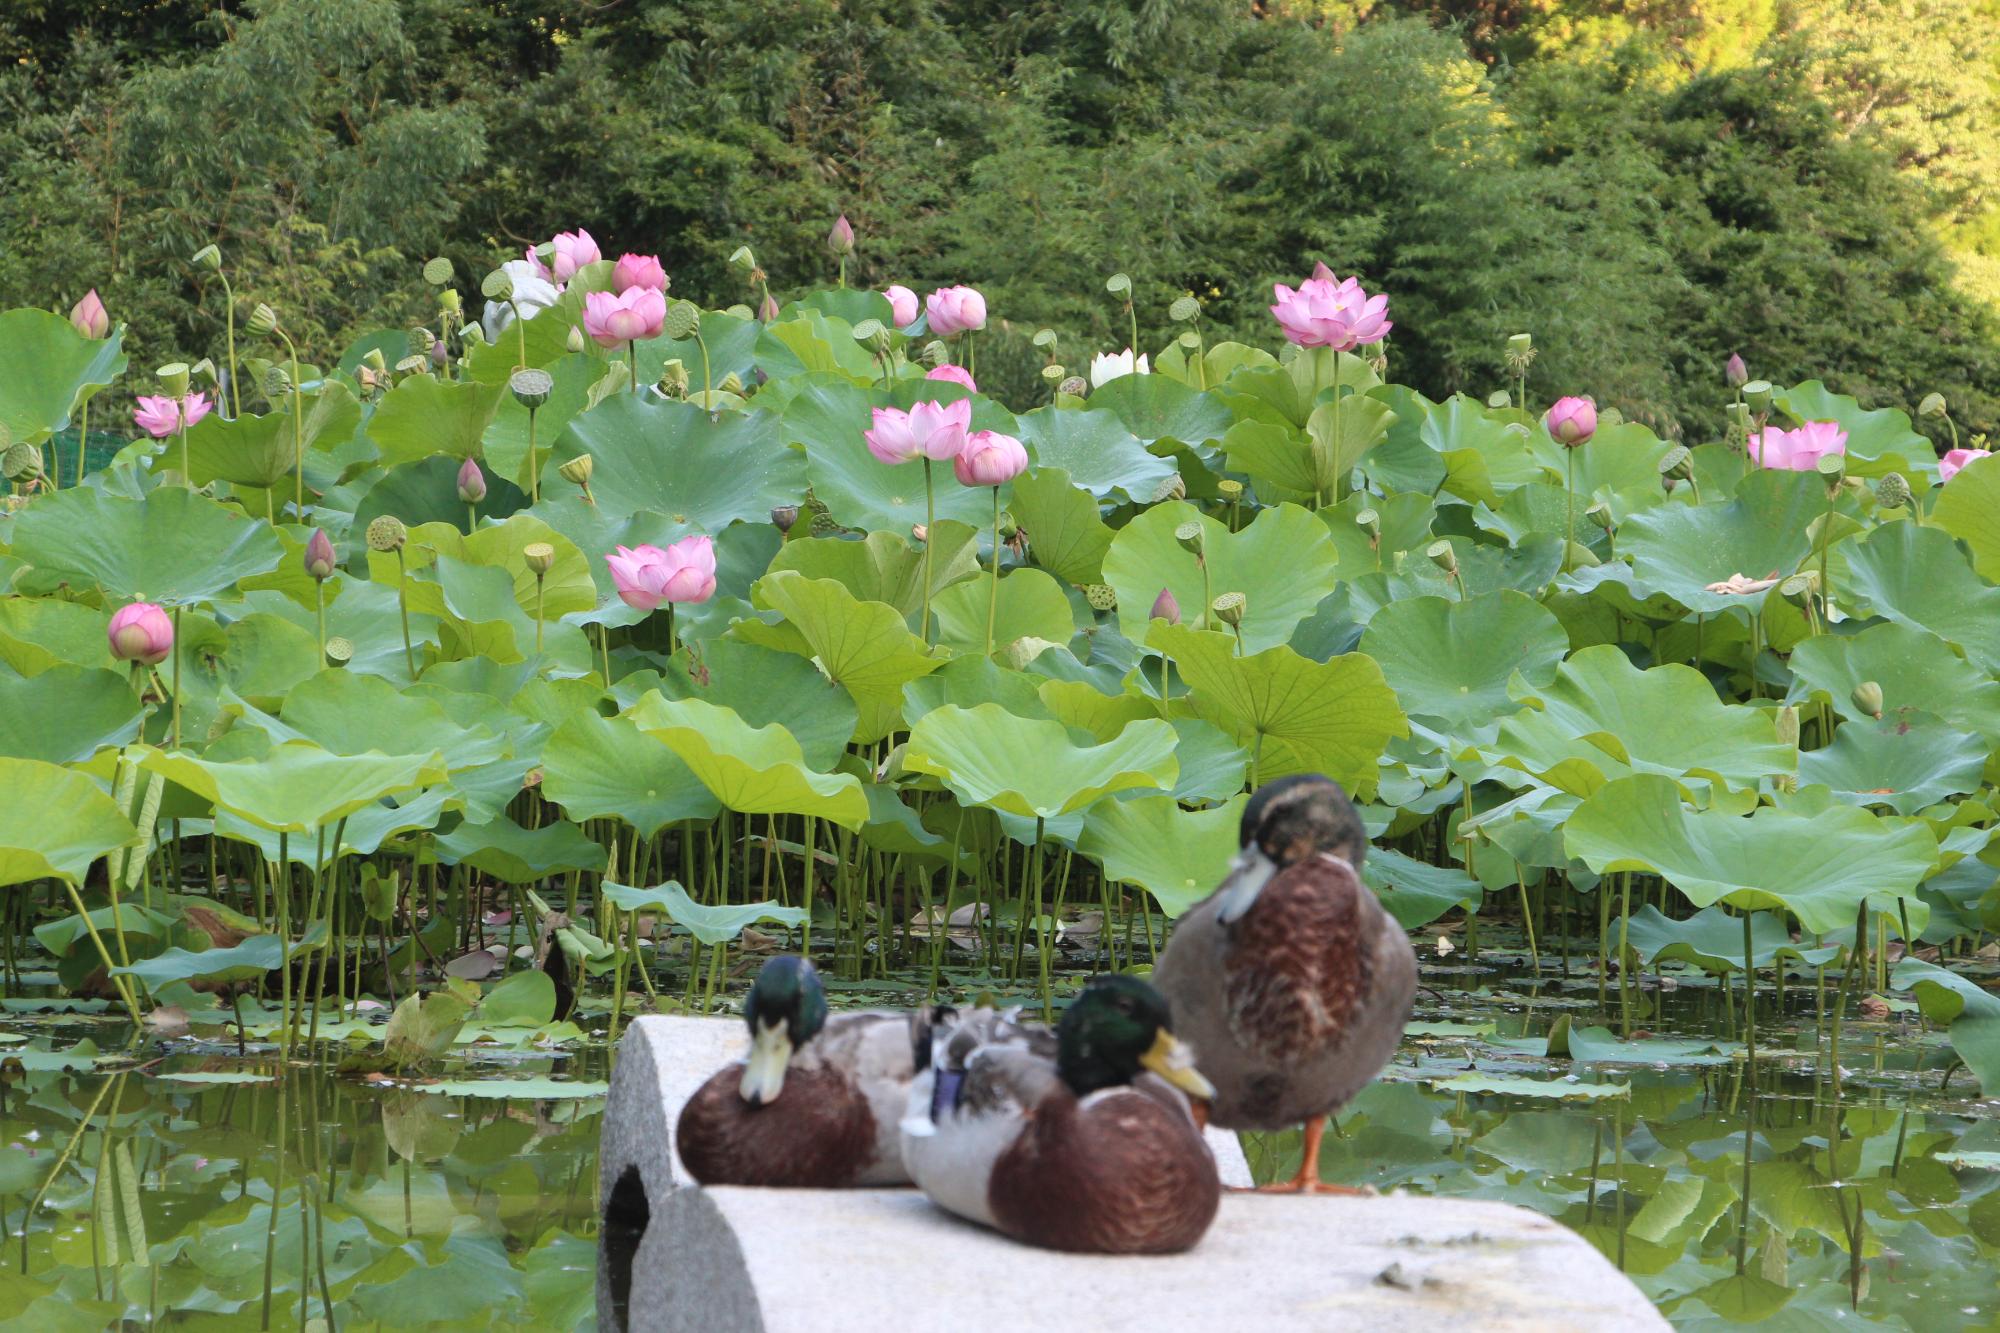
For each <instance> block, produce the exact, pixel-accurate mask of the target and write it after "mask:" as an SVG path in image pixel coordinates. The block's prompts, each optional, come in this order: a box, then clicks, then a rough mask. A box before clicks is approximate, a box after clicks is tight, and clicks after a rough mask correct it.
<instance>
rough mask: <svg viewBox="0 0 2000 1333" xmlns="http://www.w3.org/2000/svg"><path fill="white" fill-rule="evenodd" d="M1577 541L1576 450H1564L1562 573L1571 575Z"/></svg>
mask: <svg viewBox="0 0 2000 1333" xmlns="http://www.w3.org/2000/svg"><path fill="white" fill-rule="evenodd" d="M1575 541H1576V450H1574V449H1565V450H1563V558H1562V572H1563V573H1565V574H1567V573H1569V548H1570V546H1571V545H1572V544H1574V543H1575Z"/></svg>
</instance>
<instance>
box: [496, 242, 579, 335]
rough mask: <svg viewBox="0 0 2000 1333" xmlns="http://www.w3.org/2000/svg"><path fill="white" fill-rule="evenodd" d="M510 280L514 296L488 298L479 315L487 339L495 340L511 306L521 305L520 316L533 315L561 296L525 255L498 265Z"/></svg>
mask: <svg viewBox="0 0 2000 1333" xmlns="http://www.w3.org/2000/svg"><path fill="white" fill-rule="evenodd" d="M500 270H501V272H503V273H505V274H506V275H507V276H508V277H509V278H510V279H512V280H513V283H514V299H513V301H512V302H507V301H488V302H487V303H486V311H485V313H484V314H483V315H482V316H481V317H480V320H479V323H480V327H482V328H484V329H485V330H486V341H487V342H489V343H490V342H498V341H499V340H500V330H502V329H504V328H506V327H507V326H508V325H509V324H512V323H513V322H514V307H515V306H519V307H520V308H521V318H523V319H533V318H534V317H535V316H536V315H539V314H541V313H542V311H544V310H547V309H548V308H549V307H550V306H552V305H554V304H555V303H556V301H557V299H558V298H560V297H561V296H562V290H561V289H560V288H558V287H557V286H556V285H555V284H554V283H553V282H550V281H549V280H548V279H547V278H545V277H543V276H542V275H541V274H540V273H537V272H536V271H535V266H534V265H533V264H530V263H529V262H528V261H527V260H525V259H510V260H508V261H507V262H506V263H504V264H502V265H501V266H500Z"/></svg>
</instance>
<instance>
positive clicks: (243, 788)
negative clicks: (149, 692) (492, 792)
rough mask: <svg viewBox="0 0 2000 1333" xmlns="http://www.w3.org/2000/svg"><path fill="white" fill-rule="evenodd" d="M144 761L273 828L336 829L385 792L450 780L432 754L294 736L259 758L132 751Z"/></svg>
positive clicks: (205, 796)
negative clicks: (354, 747)
mask: <svg viewBox="0 0 2000 1333" xmlns="http://www.w3.org/2000/svg"><path fill="white" fill-rule="evenodd" d="M130 757H131V758H133V759H134V760H135V761H136V762H137V763H138V764H139V766H140V767H141V768H144V769H147V770H149V771H151V772H154V773H159V774H161V775H162V776H164V777H165V778H166V779H167V780H168V781H170V782H177V783H179V784H180V785H181V786H183V787H185V788H187V789H188V790H189V791H191V792H193V793H195V794H196V795H197V796H200V797H201V798H202V799H204V800H208V801H213V802H214V803H215V805H216V808H217V809H219V810H226V811H228V812H229V813H231V814H234V815H237V816H238V817H240V818H242V819H245V820H247V821H249V822H250V823H252V824H257V825H259V826H261V827H263V828H267V829H271V830H273V831H275V832H286V833H311V832H313V831H314V830H316V829H321V828H331V827H332V826H333V825H334V824H335V823H336V822H337V821H339V820H341V819H344V818H346V817H347V816H349V815H352V814H354V813H356V812H357V811H360V810H362V809H364V808H366V807H368V806H371V805H373V804H375V802H377V801H379V800H381V799H382V798H383V797H384V796H394V795H396V794H397V793H399V792H406V791H411V790H414V789H415V788H418V787H426V786H429V785H431V784H432V783H436V782H442V781H444V779H445V768H444V763H443V760H442V758H441V757H440V756H439V755H438V754H436V753H435V752H432V753H430V754H423V755H413V754H398V755H385V754H361V755H337V754H330V753H328V752H327V751H325V750H322V749H321V748H319V747H318V746H317V745H313V744H310V743H308V742H303V741H296V742H291V743H288V744H284V745H274V746H272V747H271V749H270V750H269V752H268V753H266V754H265V755H263V756H262V757H261V758H257V759H249V760H238V761H235V762H228V761H217V760H212V759H201V758H196V757H195V756H193V755H189V754H181V753H166V752H163V751H159V750H135V751H132V752H131V754H130Z"/></svg>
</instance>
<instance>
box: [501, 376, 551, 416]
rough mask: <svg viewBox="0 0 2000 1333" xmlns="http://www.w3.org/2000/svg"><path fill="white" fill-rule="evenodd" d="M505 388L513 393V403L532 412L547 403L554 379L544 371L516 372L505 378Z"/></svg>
mask: <svg viewBox="0 0 2000 1333" xmlns="http://www.w3.org/2000/svg"><path fill="white" fill-rule="evenodd" d="M507 387H508V388H510V389H512V390H513V391H514V401H515V402H517V403H519V404H520V405H521V406H523V407H525V408H527V409H528V410H529V411H530V412H532V411H534V410H535V409H536V408H538V407H540V406H541V405H542V404H543V403H546V402H547V401H549V395H550V394H551V393H553V392H554V391H555V387H556V379H555V376H553V375H551V374H549V372H548V371H546V370H517V371H515V372H514V373H513V374H512V375H509V376H508V377H507Z"/></svg>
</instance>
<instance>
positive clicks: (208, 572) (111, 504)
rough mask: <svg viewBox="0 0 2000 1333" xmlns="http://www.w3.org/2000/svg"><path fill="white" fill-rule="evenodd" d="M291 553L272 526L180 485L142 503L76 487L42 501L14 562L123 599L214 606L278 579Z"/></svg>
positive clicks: (18, 534)
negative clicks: (265, 576) (257, 579)
mask: <svg viewBox="0 0 2000 1333" xmlns="http://www.w3.org/2000/svg"><path fill="white" fill-rule="evenodd" d="M283 552H284V547H283V545H282V543H280V542H279V540H278V537H277V534H275V533H274V532H272V531H271V527H270V525H269V524H268V523H265V522H264V521H262V520H261V519H256V520H253V519H249V518H245V517H244V516H243V515H242V514H240V513H238V512H237V511H235V510H233V509H229V508H227V507H225V506H223V505H219V504H217V503H216V502H215V501H213V500H211V499H209V498H208V497H206V496H203V495H198V494H196V493H195V492H194V491H190V490H187V489H185V488H183V487H178V486H171V487H162V488H160V489H159V490H156V491H154V492H153V493H152V494H150V495H148V496H147V497H146V498H145V499H144V500H143V501H141V500H130V499H126V498H124V497H122V496H117V495H111V494H107V493H106V492H103V491H96V490H91V489H89V488H87V487H75V488H72V489H70V490H66V491H58V492H57V493H56V494H54V495H51V496H48V497H46V498H44V499H41V500H39V501H37V502H36V503H35V504H33V505H31V506H30V507H29V508H28V509H27V511H26V512H25V513H23V514H22V515H21V516H20V518H19V519H18V520H17V521H16V522H15V524H14V554H15V555H17V556H19V557H20V558H21V559H23V560H25V561H27V562H28V563H29V564H31V565H34V566H35V568H36V569H37V570H38V571H45V572H48V573H51V574H60V575H64V576H68V577H70V578H72V579H73V580H74V581H77V582H83V583H95V584H96V585H97V586H99V587H101V588H103V589H104V591H105V592H106V593H109V594H110V595H112V596H113V597H117V598H120V599H139V600H145V601H154V602H196V601H201V600H202V599H204V598H209V597H215V596H217V595H219V594H221V593H225V592H227V591H229V590H230V589H231V588H233V587H234V586H235V585H236V583H237V581H238V580H239V579H243V578H247V577H248V576H250V575H252V574H262V573H264V572H266V571H267V570H270V569H271V568H273V567H274V566H276V565H277V563H278V560H279V559H280V557H281V556H282V555H283Z"/></svg>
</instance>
